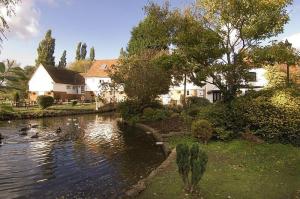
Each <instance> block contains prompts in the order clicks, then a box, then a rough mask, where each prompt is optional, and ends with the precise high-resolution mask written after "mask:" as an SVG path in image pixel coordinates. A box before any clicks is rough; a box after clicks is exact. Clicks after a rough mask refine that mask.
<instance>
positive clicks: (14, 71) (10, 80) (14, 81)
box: [0, 60, 29, 93]
mask: <svg viewBox="0 0 300 199" xmlns="http://www.w3.org/2000/svg"><path fill="white" fill-rule="evenodd" d="M27 79H29V78H28V77H27V75H26V73H24V70H23V69H22V68H21V67H20V66H19V65H18V64H16V62H15V61H10V60H7V61H6V62H4V63H3V62H0V92H1V93H7V92H9V91H13V90H16V89H18V90H20V89H21V87H22V88H23V87H24V86H26V84H25V85H24V84H23V83H24V81H26V80H27ZM20 83H22V84H20Z"/></svg>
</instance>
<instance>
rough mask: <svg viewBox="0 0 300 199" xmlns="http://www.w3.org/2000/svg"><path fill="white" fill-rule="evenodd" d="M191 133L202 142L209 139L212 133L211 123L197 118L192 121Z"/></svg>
mask: <svg viewBox="0 0 300 199" xmlns="http://www.w3.org/2000/svg"><path fill="white" fill-rule="evenodd" d="M192 133H193V135H194V137H196V138H198V139H200V140H201V141H202V142H203V143H205V144H207V142H208V141H209V140H210V139H211V137H212V133H213V127H212V124H211V123H210V122H209V121H207V120H197V121H194V122H193V123H192Z"/></svg>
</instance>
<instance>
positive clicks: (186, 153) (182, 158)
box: [176, 144, 190, 188]
mask: <svg viewBox="0 0 300 199" xmlns="http://www.w3.org/2000/svg"><path fill="white" fill-rule="evenodd" d="M176 153H177V156H176V163H177V166H178V172H179V174H180V176H181V178H182V181H183V183H184V185H185V187H186V188H187V187H188V185H189V171H190V149H189V146H188V145H187V144H179V145H177V147H176Z"/></svg>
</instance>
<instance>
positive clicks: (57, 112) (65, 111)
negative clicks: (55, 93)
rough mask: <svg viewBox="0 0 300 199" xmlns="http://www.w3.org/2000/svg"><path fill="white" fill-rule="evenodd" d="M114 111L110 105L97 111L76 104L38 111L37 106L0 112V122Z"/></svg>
mask: <svg viewBox="0 0 300 199" xmlns="http://www.w3.org/2000/svg"><path fill="white" fill-rule="evenodd" d="M112 110H114V107H112V106H111V105H107V106H104V107H102V108H100V109H99V110H98V111H96V110H95V104H78V105H75V106H72V105H71V104H65V105H55V106H51V107H49V108H47V109H44V110H42V109H40V108H39V107H38V106H34V107H29V108H17V107H15V108H13V109H12V110H9V111H0V120H13V119H28V118H41V117H55V116H65V115H76V114H88V113H98V112H99V113H101V112H108V111H112Z"/></svg>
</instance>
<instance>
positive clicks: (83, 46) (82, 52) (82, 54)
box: [80, 43, 87, 60]
mask: <svg viewBox="0 0 300 199" xmlns="http://www.w3.org/2000/svg"><path fill="white" fill-rule="evenodd" d="M86 48H87V45H86V43H83V44H82V46H81V54H80V59H81V60H85V58H86V54H87V50H86Z"/></svg>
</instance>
